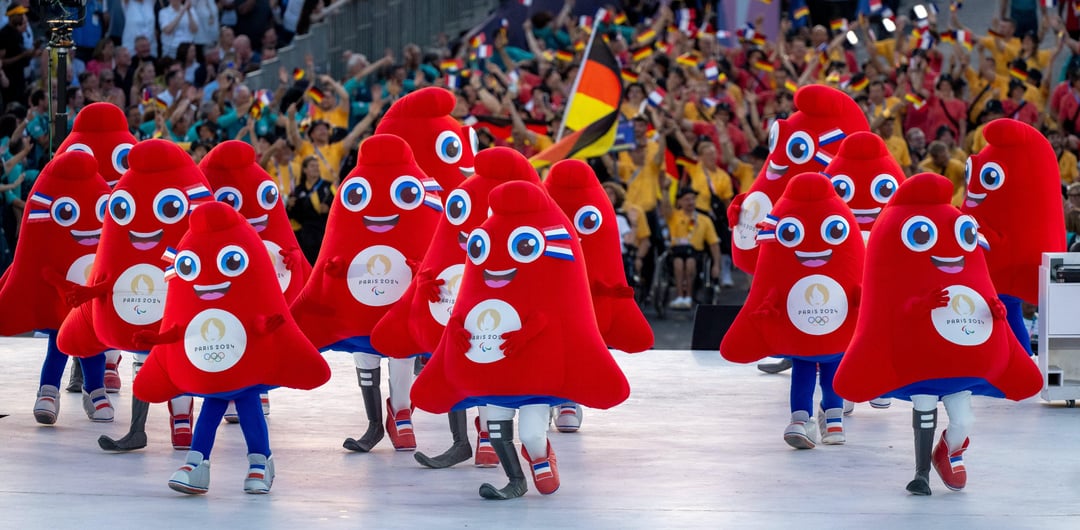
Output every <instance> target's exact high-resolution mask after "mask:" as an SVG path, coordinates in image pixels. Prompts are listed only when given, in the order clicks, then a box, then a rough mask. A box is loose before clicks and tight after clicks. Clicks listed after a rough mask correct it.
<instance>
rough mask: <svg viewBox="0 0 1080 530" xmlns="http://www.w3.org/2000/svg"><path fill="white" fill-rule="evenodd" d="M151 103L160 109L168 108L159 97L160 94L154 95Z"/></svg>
mask: <svg viewBox="0 0 1080 530" xmlns="http://www.w3.org/2000/svg"><path fill="white" fill-rule="evenodd" d="M153 103H154V106H155V107H157V108H159V109H161V110H168V108H169V104H168V103H166V102H165V100H164V99H161V96H154V102H153Z"/></svg>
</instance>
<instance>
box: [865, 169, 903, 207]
mask: <svg viewBox="0 0 1080 530" xmlns="http://www.w3.org/2000/svg"><path fill="white" fill-rule="evenodd" d="M899 186H900V184H899V183H897V182H896V177H894V176H892V175H890V174H888V173H882V174H880V175H878V176H876V177H874V180H873V181H872V182H870V194H871V195H873V197H874V200H875V201H877V202H880V203H881V204H885V203H887V202H889V199H891V198H892V196H893V194H894V193H896V188H897V187H899Z"/></svg>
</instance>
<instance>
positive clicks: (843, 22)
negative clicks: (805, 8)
mask: <svg viewBox="0 0 1080 530" xmlns="http://www.w3.org/2000/svg"><path fill="white" fill-rule="evenodd" d="M847 27H848V26H847V19H843V18H838V19H836V20H832V21H830V22H829V29H831V30H833V31H839V32H844V31H847Z"/></svg>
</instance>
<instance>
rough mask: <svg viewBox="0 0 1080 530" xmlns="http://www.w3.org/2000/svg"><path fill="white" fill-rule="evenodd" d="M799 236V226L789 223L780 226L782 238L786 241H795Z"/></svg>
mask: <svg viewBox="0 0 1080 530" xmlns="http://www.w3.org/2000/svg"><path fill="white" fill-rule="evenodd" d="M798 237H799V227H797V226H795V225H793V224H788V225H784V226H783V227H781V228H780V238H781V239H783V240H784V241H789V242H790V241H795V240H796V239H798Z"/></svg>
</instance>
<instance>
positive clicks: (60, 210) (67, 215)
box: [50, 197, 79, 226]
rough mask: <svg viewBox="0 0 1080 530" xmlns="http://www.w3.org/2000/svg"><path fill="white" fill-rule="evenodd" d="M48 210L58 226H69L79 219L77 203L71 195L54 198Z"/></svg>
mask: <svg viewBox="0 0 1080 530" xmlns="http://www.w3.org/2000/svg"><path fill="white" fill-rule="evenodd" d="M50 210H51V211H50V213H51V214H52V218H53V221H56V224H58V225H60V226H71V225H73V224H75V223H76V222H78V221H79V203H77V202H75V199H72V198H71V197H60V198H59V199H54V200H53V203H52V208H51V209H50Z"/></svg>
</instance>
